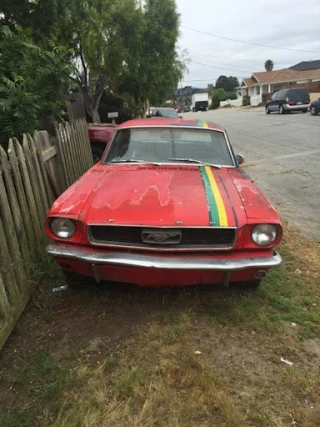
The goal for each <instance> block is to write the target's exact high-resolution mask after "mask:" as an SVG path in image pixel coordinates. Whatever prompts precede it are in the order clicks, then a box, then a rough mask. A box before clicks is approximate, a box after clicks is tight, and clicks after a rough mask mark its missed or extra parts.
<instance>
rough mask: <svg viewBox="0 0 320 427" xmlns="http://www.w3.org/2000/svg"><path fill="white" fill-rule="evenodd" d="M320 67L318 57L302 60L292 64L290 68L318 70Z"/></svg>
mask: <svg viewBox="0 0 320 427" xmlns="http://www.w3.org/2000/svg"><path fill="white" fill-rule="evenodd" d="M316 69H320V59H317V60H315V61H302V62H299V64H296V65H292V67H290V70H296V71H306V70H316Z"/></svg>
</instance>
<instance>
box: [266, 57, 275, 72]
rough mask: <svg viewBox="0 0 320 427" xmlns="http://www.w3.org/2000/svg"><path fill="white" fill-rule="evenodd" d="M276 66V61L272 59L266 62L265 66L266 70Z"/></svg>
mask: <svg viewBox="0 0 320 427" xmlns="http://www.w3.org/2000/svg"><path fill="white" fill-rule="evenodd" d="M273 67H274V63H273V61H272V60H271V59H268V60H267V61H266V62H265V63H264V68H265V70H266V71H272V70H273Z"/></svg>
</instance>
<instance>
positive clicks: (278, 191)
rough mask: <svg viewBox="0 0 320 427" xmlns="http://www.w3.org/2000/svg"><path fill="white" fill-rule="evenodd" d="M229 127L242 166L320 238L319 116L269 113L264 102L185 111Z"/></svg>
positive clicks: (283, 210) (292, 218)
mask: <svg viewBox="0 0 320 427" xmlns="http://www.w3.org/2000/svg"><path fill="white" fill-rule="evenodd" d="M183 116H184V117H185V118H191V117H192V118H197V119H202V120H211V121H214V122H216V123H218V124H220V125H222V126H223V127H225V128H226V130H227V132H228V134H229V137H230V140H231V142H232V144H233V147H234V149H235V152H237V153H241V154H243V155H244V157H245V163H244V165H243V167H245V168H246V170H247V171H248V173H249V175H250V176H251V177H252V179H254V180H255V181H256V182H257V183H258V185H259V186H260V187H261V189H262V190H263V191H264V192H265V193H266V195H267V196H268V197H269V198H270V200H271V201H272V203H273V204H274V205H275V206H276V207H277V209H278V211H279V212H280V214H281V216H282V218H283V219H285V220H287V221H288V222H289V225H290V226H291V227H293V228H295V229H297V230H299V231H300V232H302V233H303V234H304V235H305V236H306V237H308V238H311V239H313V240H315V241H317V242H320V164H319V158H320V116H318V117H312V116H311V115H310V114H309V113H307V114H303V113H298V112H297V113H292V114H286V115H279V114H277V113H274V114H270V115H266V114H265V112H264V109H263V108H255V109H253V108H244V109H238V108H234V109H225V110H222V109H221V110H217V111H208V112H205V113H201V112H198V113H185V114H183Z"/></svg>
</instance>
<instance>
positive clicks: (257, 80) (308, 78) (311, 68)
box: [237, 60, 320, 106]
mask: <svg viewBox="0 0 320 427" xmlns="http://www.w3.org/2000/svg"><path fill="white" fill-rule="evenodd" d="M294 87H305V88H306V89H307V90H308V91H309V92H310V95H312V96H311V99H317V98H318V97H319V92H320V60H319V61H305V62H300V63H299V64H297V65H294V66H293V67H290V68H283V69H281V70H274V71H263V72H257V73H253V74H252V75H251V77H250V78H246V79H243V80H242V83H241V86H240V87H238V88H237V94H238V98H242V97H244V96H249V97H250V103H251V105H253V106H257V105H259V104H261V103H262V102H265V101H266V100H267V99H269V98H270V96H271V94H272V93H273V92H276V91H277V90H280V89H285V88H294Z"/></svg>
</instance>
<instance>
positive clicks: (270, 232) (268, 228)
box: [251, 224, 277, 246]
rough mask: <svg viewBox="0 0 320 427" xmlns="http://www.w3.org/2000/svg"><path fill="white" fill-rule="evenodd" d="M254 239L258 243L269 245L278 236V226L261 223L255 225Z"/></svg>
mask: <svg viewBox="0 0 320 427" xmlns="http://www.w3.org/2000/svg"><path fill="white" fill-rule="evenodd" d="M251 237H252V240H253V241H254V243H255V244H256V245H259V246H269V245H271V244H272V243H273V242H274V241H275V240H276V238H277V226H276V225H272V224H259V225H256V226H255V227H253V230H252V233H251Z"/></svg>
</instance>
